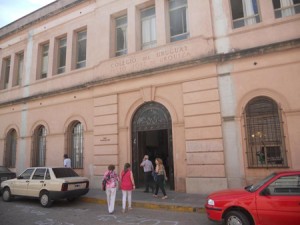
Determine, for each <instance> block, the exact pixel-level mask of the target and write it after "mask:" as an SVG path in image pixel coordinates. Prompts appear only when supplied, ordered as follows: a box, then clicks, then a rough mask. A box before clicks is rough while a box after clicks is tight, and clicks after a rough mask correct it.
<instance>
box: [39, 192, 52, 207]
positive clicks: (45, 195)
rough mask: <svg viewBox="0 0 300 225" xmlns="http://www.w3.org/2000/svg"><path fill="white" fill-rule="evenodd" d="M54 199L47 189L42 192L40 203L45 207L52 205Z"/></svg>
mask: <svg viewBox="0 0 300 225" xmlns="http://www.w3.org/2000/svg"><path fill="white" fill-rule="evenodd" d="M52 202H53V200H51V199H50V197H49V193H48V192H47V191H43V192H42V193H41V194H40V203H41V205H42V206H43V207H50V206H51V204H52Z"/></svg>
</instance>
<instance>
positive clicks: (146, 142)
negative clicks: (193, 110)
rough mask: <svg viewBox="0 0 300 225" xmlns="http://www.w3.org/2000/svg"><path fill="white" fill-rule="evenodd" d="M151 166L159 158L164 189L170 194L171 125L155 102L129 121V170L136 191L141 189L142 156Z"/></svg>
mask: <svg viewBox="0 0 300 225" xmlns="http://www.w3.org/2000/svg"><path fill="white" fill-rule="evenodd" d="M145 154H147V155H149V159H150V160H151V161H152V163H153V165H155V163H154V160H155V158H156V157H159V158H162V160H163V161H164V165H165V168H166V173H167V176H168V182H167V186H168V187H170V189H171V190H174V163H173V144H172V121H171V116H170V114H169V112H168V110H167V109H166V108H165V107H164V106H163V105H161V104H159V103H157V102H150V103H145V104H144V105H142V106H141V107H140V108H139V109H138V110H137V111H136V113H135V114H134V116H133V119H132V168H133V171H134V178H135V181H136V185H137V187H141V186H143V185H144V172H143V169H142V168H141V167H140V163H141V162H142V159H143V157H144V155H145Z"/></svg>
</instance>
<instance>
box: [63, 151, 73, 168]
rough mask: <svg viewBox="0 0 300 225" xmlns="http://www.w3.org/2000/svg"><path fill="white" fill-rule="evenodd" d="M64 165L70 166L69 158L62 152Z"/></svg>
mask: <svg viewBox="0 0 300 225" xmlns="http://www.w3.org/2000/svg"><path fill="white" fill-rule="evenodd" d="M64 167H67V168H71V159H70V158H69V156H68V155H67V154H64Z"/></svg>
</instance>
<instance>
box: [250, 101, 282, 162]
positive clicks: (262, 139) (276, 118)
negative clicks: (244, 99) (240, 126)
mask: <svg viewBox="0 0 300 225" xmlns="http://www.w3.org/2000/svg"><path fill="white" fill-rule="evenodd" d="M245 126H246V141H247V151H246V154H247V160H248V166H249V167H286V166H287V159H286V150H285V144H284V136H283V129H282V119H281V113H280V109H279V107H278V105H277V103H276V102H275V101H273V100H272V99H270V98H268V97H256V98H254V99H252V100H251V101H250V102H249V103H248V104H247V106H246V108H245Z"/></svg>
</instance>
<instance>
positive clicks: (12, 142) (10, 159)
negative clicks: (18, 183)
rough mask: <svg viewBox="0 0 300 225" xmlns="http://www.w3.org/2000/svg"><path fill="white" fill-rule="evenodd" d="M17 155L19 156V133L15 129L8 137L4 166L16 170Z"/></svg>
mask: <svg viewBox="0 0 300 225" xmlns="http://www.w3.org/2000/svg"><path fill="white" fill-rule="evenodd" d="M16 154H17V132H16V130H15V129H11V130H10V131H9V132H8V134H7V136H6V146H5V155H4V166H6V167H9V168H15V167H16Z"/></svg>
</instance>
